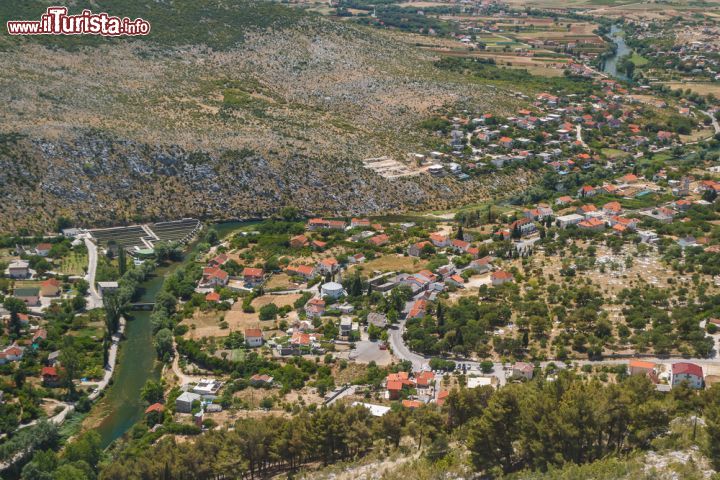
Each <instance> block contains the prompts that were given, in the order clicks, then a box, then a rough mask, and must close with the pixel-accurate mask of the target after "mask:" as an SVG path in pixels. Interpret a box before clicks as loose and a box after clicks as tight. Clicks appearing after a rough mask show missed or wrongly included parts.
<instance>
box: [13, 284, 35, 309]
mask: <svg viewBox="0 0 720 480" xmlns="http://www.w3.org/2000/svg"><path fill="white" fill-rule="evenodd" d="M13 295H14V296H15V297H17V298H19V299H20V300H22V301H23V302H25V305H27V306H28V307H35V306H37V305H40V288H38V287H23V288H16V289H15V290H14V291H13Z"/></svg>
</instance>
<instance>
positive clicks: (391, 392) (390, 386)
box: [385, 372, 415, 400]
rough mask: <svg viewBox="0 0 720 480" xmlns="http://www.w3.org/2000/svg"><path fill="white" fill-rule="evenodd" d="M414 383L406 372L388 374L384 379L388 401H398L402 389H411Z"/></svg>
mask: <svg viewBox="0 0 720 480" xmlns="http://www.w3.org/2000/svg"><path fill="white" fill-rule="evenodd" d="M414 386H415V382H414V381H412V380H411V379H410V375H409V374H408V373H407V372H398V373H390V374H388V376H387V377H386V378H385V388H386V389H387V391H388V397H389V398H390V400H398V399H399V398H400V393H401V392H402V389H403V388H412V387H414Z"/></svg>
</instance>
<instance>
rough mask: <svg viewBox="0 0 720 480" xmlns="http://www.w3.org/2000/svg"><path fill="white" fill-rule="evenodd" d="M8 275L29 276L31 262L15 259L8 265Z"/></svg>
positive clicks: (12, 276)
mask: <svg viewBox="0 0 720 480" xmlns="http://www.w3.org/2000/svg"><path fill="white" fill-rule="evenodd" d="M8 276H9V277H10V278H21V279H22V278H28V277H30V262H28V261H27V260H14V261H12V262H10V265H9V266H8Z"/></svg>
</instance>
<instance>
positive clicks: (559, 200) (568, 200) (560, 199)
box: [555, 195, 574, 206]
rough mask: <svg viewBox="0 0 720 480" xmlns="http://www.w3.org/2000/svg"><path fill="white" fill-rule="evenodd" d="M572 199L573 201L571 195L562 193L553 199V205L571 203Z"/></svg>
mask: <svg viewBox="0 0 720 480" xmlns="http://www.w3.org/2000/svg"><path fill="white" fill-rule="evenodd" d="M573 201H574V200H573V198H572V197H570V196H568V195H563V196H562V197H558V198H557V199H556V200H555V205H560V206H562V205H567V204H569V203H572V202H573Z"/></svg>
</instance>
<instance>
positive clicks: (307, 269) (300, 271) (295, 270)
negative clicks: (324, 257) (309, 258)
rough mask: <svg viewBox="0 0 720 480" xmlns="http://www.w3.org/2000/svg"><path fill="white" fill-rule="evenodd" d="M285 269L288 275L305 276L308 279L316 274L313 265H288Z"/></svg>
mask: <svg viewBox="0 0 720 480" xmlns="http://www.w3.org/2000/svg"><path fill="white" fill-rule="evenodd" d="M285 271H286V272H287V273H288V275H291V276H297V277H303V278H305V279H307V280H309V279H311V278H312V277H314V276H315V267H313V266H311V265H297V266H295V267H292V266H291V267H287V269H285Z"/></svg>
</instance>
